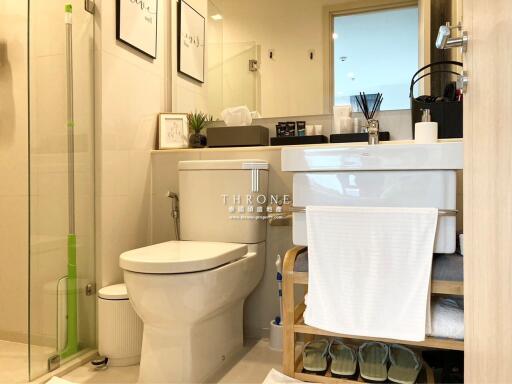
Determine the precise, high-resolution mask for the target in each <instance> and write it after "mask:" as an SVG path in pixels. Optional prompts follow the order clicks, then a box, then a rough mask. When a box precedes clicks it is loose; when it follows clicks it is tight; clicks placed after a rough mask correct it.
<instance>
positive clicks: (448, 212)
mask: <svg viewBox="0 0 512 384" xmlns="http://www.w3.org/2000/svg"><path fill="white" fill-rule="evenodd" d="M286 211H287V212H295V213H298V212H306V208H305V207H290V208H289V209H287V210H286ZM458 212H459V211H457V210H456V209H440V210H439V213H438V215H439V216H457V213H458Z"/></svg>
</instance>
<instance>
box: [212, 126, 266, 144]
mask: <svg viewBox="0 0 512 384" xmlns="http://www.w3.org/2000/svg"><path fill="white" fill-rule="evenodd" d="M206 136H207V142H208V147H211V148H212V147H213V148H215V147H255V146H267V145H268V137H269V133H268V128H266V127H262V126H261V125H248V126H244V127H214V128H208V129H207V133H206Z"/></svg>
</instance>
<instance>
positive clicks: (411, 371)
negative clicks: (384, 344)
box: [388, 344, 423, 384]
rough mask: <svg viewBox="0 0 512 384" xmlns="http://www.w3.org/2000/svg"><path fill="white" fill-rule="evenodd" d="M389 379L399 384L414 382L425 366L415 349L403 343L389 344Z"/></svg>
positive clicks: (411, 383)
mask: <svg viewBox="0 0 512 384" xmlns="http://www.w3.org/2000/svg"><path fill="white" fill-rule="evenodd" d="M389 360H390V361H391V366H390V367H389V372H388V378H389V380H391V381H393V382H395V383H399V384H413V383H414V382H416V379H417V378H418V374H419V373H420V371H421V368H422V367H423V362H422V361H421V359H420V358H419V357H418V355H416V354H415V353H414V352H413V351H411V350H410V349H409V348H406V347H404V346H403V345H398V344H392V345H390V346H389Z"/></svg>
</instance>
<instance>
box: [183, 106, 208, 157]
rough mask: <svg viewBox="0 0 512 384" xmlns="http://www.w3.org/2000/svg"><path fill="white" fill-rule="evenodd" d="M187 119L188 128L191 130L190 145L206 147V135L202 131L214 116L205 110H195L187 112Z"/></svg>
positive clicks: (192, 146)
mask: <svg viewBox="0 0 512 384" xmlns="http://www.w3.org/2000/svg"><path fill="white" fill-rule="evenodd" d="M187 120H188V129H189V132H191V134H190V137H189V139H188V145H189V146H190V147H191V148H203V147H206V136H205V135H203V134H201V131H202V130H203V129H204V128H205V127H206V125H207V124H208V123H209V122H210V121H212V120H213V117H212V116H209V115H207V114H206V113H203V112H194V113H189V114H187Z"/></svg>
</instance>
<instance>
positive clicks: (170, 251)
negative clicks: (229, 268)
mask: <svg viewBox="0 0 512 384" xmlns="http://www.w3.org/2000/svg"><path fill="white" fill-rule="evenodd" d="M246 254H247V245H245V244H233V243H217V242H207V241H168V242H166V243H161V244H155V245H151V246H149V247H144V248H139V249H134V250H132V251H128V252H124V253H123V254H122V255H121V257H120V261H119V265H120V266H121V268H122V269H124V270H127V271H131V272H138V273H155V274H157V273H161V274H173V273H191V272H200V271H206V270H208V269H213V268H217V267H219V266H221V265H223V264H227V263H230V262H232V261H235V260H237V259H240V258H241V257H243V256H244V255H246Z"/></svg>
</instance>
